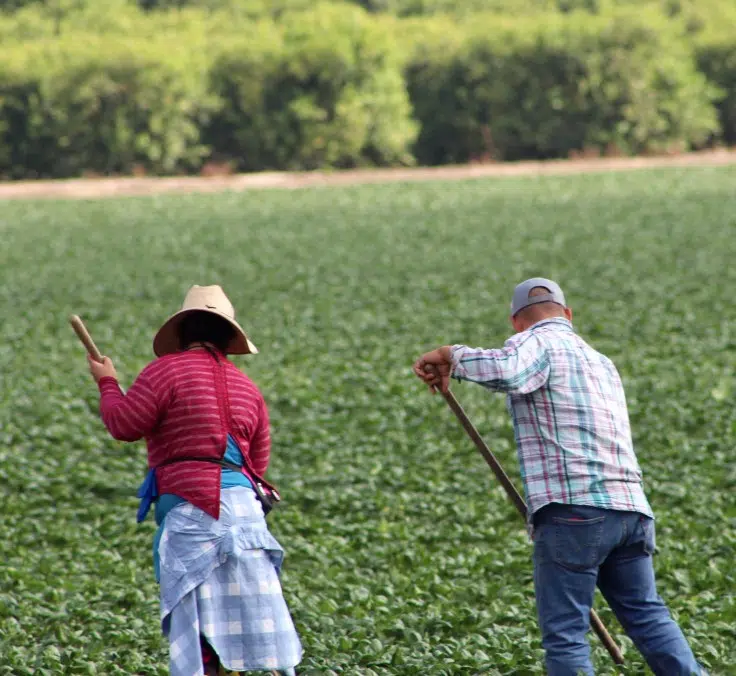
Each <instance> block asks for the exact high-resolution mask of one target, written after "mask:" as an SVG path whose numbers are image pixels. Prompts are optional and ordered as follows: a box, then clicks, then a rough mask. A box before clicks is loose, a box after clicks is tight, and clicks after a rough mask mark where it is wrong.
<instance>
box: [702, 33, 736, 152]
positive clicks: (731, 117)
mask: <svg viewBox="0 0 736 676" xmlns="http://www.w3.org/2000/svg"><path fill="white" fill-rule="evenodd" d="M733 26H736V24H732V27H733ZM696 50H697V59H698V67H699V68H700V70H701V71H702V72H703V73H705V75H706V76H707V77H708V79H709V80H710V81H711V82H712V83H713V84H715V85H716V86H718V88H719V94H718V97H717V99H716V105H717V108H718V115H719V118H720V126H721V135H722V138H723V140H724V141H725V142H726V143H728V144H730V145H736V29H735V28H732V30H730V31H722V32H720V33H708V34H704V35H703V36H701V37H700V39H699V40H698V43H697V47H696Z"/></svg>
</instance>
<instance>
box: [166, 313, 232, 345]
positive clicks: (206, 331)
mask: <svg viewBox="0 0 736 676" xmlns="http://www.w3.org/2000/svg"><path fill="white" fill-rule="evenodd" d="M233 338H235V329H234V328H233V327H232V325H231V324H230V322H228V321H227V320H225V319H223V318H222V317H218V316H217V315H214V314H212V313H211V312H192V313H191V314H189V315H187V316H186V317H184V319H182V320H181V323H180V324H179V348H180V349H182V350H185V349H186V348H188V347H189V346H190V345H191V344H192V343H198V342H201V343H212V344H213V345H214V346H215V347H216V348H217V349H218V350H220V352H226V351H227V348H228V346H229V345H230V342H231V341H232V339H233Z"/></svg>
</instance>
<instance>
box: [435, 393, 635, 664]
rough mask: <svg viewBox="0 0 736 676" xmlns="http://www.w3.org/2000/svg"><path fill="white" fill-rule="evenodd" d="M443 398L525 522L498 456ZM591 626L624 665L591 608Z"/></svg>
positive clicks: (452, 401)
mask: <svg viewBox="0 0 736 676" xmlns="http://www.w3.org/2000/svg"><path fill="white" fill-rule="evenodd" d="M435 389H437V388H435ZM441 394H442V396H443V397H444V398H445V401H446V402H447V405H448V406H449V407H450V408H451V409H452V412H453V413H454V414H455V416H456V417H457V419H458V420H459V421H460V424H461V425H462V426H463V427H464V428H465V431H466V432H467V434H468V436H469V437H470V438H471V439H472V440H473V443H474V444H475V446H476V448H477V449H478V450H479V451H480V454H481V455H482V456H483V459H484V460H485V461H486V462H487V463H488V466H489V467H490V468H491V469H492V470H493V473H494V474H495V475H496V478H497V479H498V481H499V482H500V483H501V485H502V486H503V488H504V490H505V491H506V495H508V498H509V500H511V502H512V503H513V504H514V506H515V507H516V509H517V510H518V512H519V514H521V516H522V518H523V519H524V521H526V515H527V508H526V502H524V498H523V497H521V494H520V493H519V491H518V490H516V486H514V484H513V483H512V481H511V479H509V477H508V474H506V472H504V470H503V467H501V463H500V462H498V460H497V459H496V456H495V455H493V452H492V451H491V449H490V448H488V445H487V444H486V442H485V441H483V437H481V436H480V433H479V432H478V430H477V429H476V428H475V425H473V423H472V422H471V420H470V418H468V414H467V413H465V411H464V410H463V407H462V406H461V405H460V402H459V401H458V400H457V398H456V397H455V395H454V394H453V393H452V392H450V391H449V390H448V391H447V392H441ZM590 624H591V626H592V627H593V630H594V631H595V633H596V634H598V638H599V639H600V640H601V642H602V643H603V645H604V646H605V647H606V650H608V652H609V654H610V655H611V657H612V658H613V661H614V662H615V663H616V664H623V663H624V655H623V653H622V652H621V649H620V648H619V647H618V645H617V644H616V642H615V641H614V640H613V638H612V637H611V634H609V633H608V630H607V629H606V627H605V625H604V624H603V622H601V618H600V617H598V613H596V612H595V610H593V609H592V608H591V610H590Z"/></svg>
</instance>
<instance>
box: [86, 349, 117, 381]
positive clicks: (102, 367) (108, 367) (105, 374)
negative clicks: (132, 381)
mask: <svg viewBox="0 0 736 676" xmlns="http://www.w3.org/2000/svg"><path fill="white" fill-rule="evenodd" d="M87 362H88V363H89V371H90V373H91V374H92V377H93V378H94V379H95V382H96V383H99V382H100V380H101V379H102V378H115V380H117V379H118V374H117V372H116V371H115V367H114V366H113V364H112V359H110V357H103V358H102V363H101V364H100V362H98V361H95V360H94V359H93V358H92V357H91V356H90V355H87Z"/></svg>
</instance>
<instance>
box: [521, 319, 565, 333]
mask: <svg viewBox="0 0 736 676" xmlns="http://www.w3.org/2000/svg"><path fill="white" fill-rule="evenodd" d="M547 324H556V325H557V328H560V329H564V330H567V331H573V330H574V329H573V327H572V322H571V321H569V320H567V319H565V318H564V317H550V318H549V319H541V320H540V321H538V322H537V323H536V324H532V325H531V326H530V327H529V328H528V329H527V331H533V330H534V329H538V328H540V327H541V326H545V325H547Z"/></svg>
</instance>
